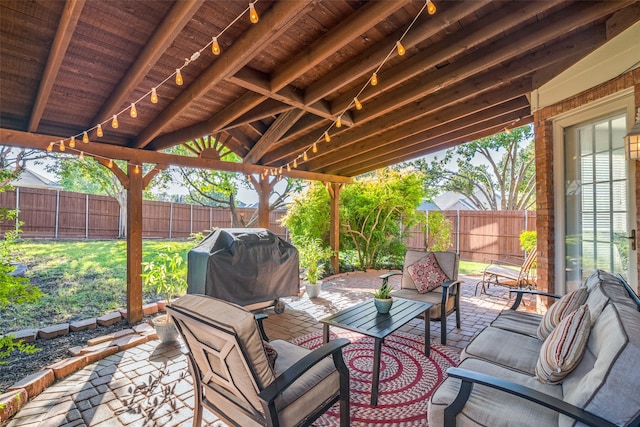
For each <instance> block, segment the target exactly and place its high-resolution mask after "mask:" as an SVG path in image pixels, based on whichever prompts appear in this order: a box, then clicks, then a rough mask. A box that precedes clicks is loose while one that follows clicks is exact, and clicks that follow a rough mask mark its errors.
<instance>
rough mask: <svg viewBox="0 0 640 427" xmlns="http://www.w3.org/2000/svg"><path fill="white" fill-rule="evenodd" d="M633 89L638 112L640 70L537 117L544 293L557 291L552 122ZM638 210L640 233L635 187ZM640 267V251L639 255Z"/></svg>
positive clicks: (639, 190) (639, 166)
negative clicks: (570, 112) (555, 279)
mask: <svg viewBox="0 0 640 427" xmlns="http://www.w3.org/2000/svg"><path fill="white" fill-rule="evenodd" d="M630 87H633V88H634V95H635V104H636V109H637V108H638V107H640V68H636V69H635V70H632V71H629V72H627V73H625V74H623V75H621V76H618V77H617V78H615V79H613V80H610V81H608V82H605V83H603V84H601V85H599V86H596V87H594V88H591V89H589V90H587V91H584V92H582V93H579V94H577V95H575V96H573V97H571V98H567V99H565V100H563V101H562V102H559V103H557V104H554V105H551V106H548V107H545V108H543V109H541V110H539V111H537V112H536V113H535V114H534V125H535V139H536V198H537V202H536V210H537V229H538V286H539V288H540V289H541V290H546V291H548V292H554V291H555V284H554V270H555V250H554V248H555V247H556V245H561V244H563V242H556V241H555V236H554V221H555V206H554V183H553V129H552V118H553V117H555V116H557V115H558V114H562V113H566V112H568V111H571V110H573V109H576V108H578V107H582V106H584V105H587V104H589V103H591V102H593V101H596V100H598V99H601V98H604V97H606V96H609V95H612V94H614V93H616V92H618V91H620V90H624V89H627V88H630ZM636 183H640V161H636ZM636 210H637V214H638V215H637V217H638V218H639V221H638V224H637V226H636V230H640V186H639V185H636ZM636 254H637V256H638V265H640V251H637V252H636Z"/></svg>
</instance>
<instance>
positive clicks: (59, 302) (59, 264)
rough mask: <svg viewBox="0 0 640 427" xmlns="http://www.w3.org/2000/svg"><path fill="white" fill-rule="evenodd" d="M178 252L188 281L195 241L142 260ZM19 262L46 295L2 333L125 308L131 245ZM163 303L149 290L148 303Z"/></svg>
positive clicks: (70, 246)
mask: <svg viewBox="0 0 640 427" xmlns="http://www.w3.org/2000/svg"><path fill="white" fill-rule="evenodd" d="M167 245H168V246H169V248H170V249H169V251H170V252H172V253H173V252H178V253H180V254H181V255H182V257H183V259H184V260H185V262H184V263H183V264H182V269H183V271H184V276H183V277H185V278H186V269H187V267H186V264H187V263H186V257H187V252H188V251H189V250H190V249H191V248H193V247H194V246H195V243H194V242H192V241H188V242H176V241H160V240H145V241H144V242H143V261H151V260H153V259H155V258H156V257H157V255H158V253H160V252H163V251H165V250H166V248H167ZM17 251H18V253H19V260H20V261H21V262H23V263H26V264H27V265H28V273H27V274H28V277H29V278H30V279H31V283H33V284H34V285H36V286H38V287H39V288H40V289H41V291H42V292H44V293H45V296H44V297H43V298H42V299H41V300H40V301H38V302H37V303H31V304H20V305H14V306H11V307H8V308H7V309H6V310H3V312H2V315H0V334H2V333H3V332H8V331H15V330H19V329H22V328H32V327H35V328H37V327H44V326H49V325H51V324H56V323H64V322H69V321H73V320H81V319H86V318H90V317H98V316H101V315H103V314H105V313H107V312H110V311H113V310H115V309H117V308H121V307H125V306H126V295H127V294H126V273H127V267H126V265H127V264H126V242H124V241H121V240H104V241H84V240H83V241H57V242H56V241H48V240H42V241H38V240H23V241H21V242H19V243H18V244H17ZM484 267H485V264H480V263H474V262H467V261H461V262H460V274H473V273H481V272H482V271H483V270H484ZM158 299H160V297H159V296H157V295H156V294H155V293H154V292H152V291H150V290H145V293H144V295H143V300H144V302H145V303H147V302H152V301H156V300H158Z"/></svg>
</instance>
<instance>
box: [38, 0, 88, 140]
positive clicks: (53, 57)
mask: <svg viewBox="0 0 640 427" xmlns="http://www.w3.org/2000/svg"><path fill="white" fill-rule="evenodd" d="M84 5H85V0H67V2H66V3H65V5H64V9H63V10H62V16H61V17H60V22H59V23H58V29H57V30H56V35H55V37H54V39H53V44H52V45H51V49H50V50H49V57H48V58H47V63H46V65H45V66H44V72H43V73H42V76H41V78H40V85H39V86H38V93H37V94H36V99H35V102H34V104H33V108H32V109H31V117H30V118H29V125H28V127H27V129H28V131H29V132H35V131H36V130H37V129H38V125H39V124H40V120H41V119H42V114H43V113H44V109H45V107H46V105H47V101H48V100H49V95H51V90H52V89H53V83H54V82H55V80H56V76H57V75H58V72H59V71H60V66H61V65H62V61H63V59H64V57H65V55H66V53H67V49H68V48H69V43H70V42H71V37H72V36H73V33H74V32H75V30H76V26H77V25H78V19H80V14H81V13H82V9H83V8H84Z"/></svg>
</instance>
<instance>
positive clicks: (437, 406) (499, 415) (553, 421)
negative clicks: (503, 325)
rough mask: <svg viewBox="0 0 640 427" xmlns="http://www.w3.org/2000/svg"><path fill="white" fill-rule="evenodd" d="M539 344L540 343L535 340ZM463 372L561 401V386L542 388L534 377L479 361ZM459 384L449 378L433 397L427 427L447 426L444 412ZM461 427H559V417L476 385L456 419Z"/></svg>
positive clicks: (469, 362)
mask: <svg viewBox="0 0 640 427" xmlns="http://www.w3.org/2000/svg"><path fill="white" fill-rule="evenodd" d="M535 340H536V341H539V340H538V339H535ZM459 367H460V368H463V369H468V370H470V371H474V372H481V373H483V374H487V375H493V376H495V377H498V378H501V379H504V380H507V381H512V382H515V383H517V384H520V385H523V386H526V387H530V388H532V389H534V390H537V391H539V392H542V393H545V394H547V395H551V396H553V397H556V398H558V399H562V386H561V385H552V384H542V383H541V382H539V381H537V380H536V378H535V377H534V376H531V375H527V374H524V373H521V372H516V371H513V370H511V369H508V368H505V367H502V366H498V365H495V364H492V363H488V362H486V361H483V360H478V359H466V360H464V361H463V362H461V363H460V365H459ZM459 389H460V380H458V379H455V378H447V379H446V380H445V381H444V382H443V383H442V384H441V385H440V386H439V387H438V388H437V389H436V391H435V392H434V393H433V395H432V396H431V399H430V400H429V406H428V409H427V416H428V425H430V426H442V425H444V408H445V407H446V406H447V405H448V404H450V403H451V402H452V401H453V399H455V397H456V395H457V394H458V390H459ZM456 421H457V426H458V427H467V426H475V427H477V426H483V427H486V426H509V427H520V426H522V427H525V426H526V427H529V426H532V425H536V426H553V425H558V414H557V413H556V412H554V411H551V410H549V409H546V408H545V407H543V406H541V405H536V404H535V403H532V402H529V401H526V400H524V399H522V398H519V397H516V396H513V395H510V394H507V393H504V392H502V391H498V390H495V389H491V388H489V387H486V386H482V385H478V384H475V385H474V386H473V390H472V391H471V396H470V397H469V400H468V401H467V403H466V405H465V406H464V408H463V409H462V413H461V414H459V415H458V417H457V418H456Z"/></svg>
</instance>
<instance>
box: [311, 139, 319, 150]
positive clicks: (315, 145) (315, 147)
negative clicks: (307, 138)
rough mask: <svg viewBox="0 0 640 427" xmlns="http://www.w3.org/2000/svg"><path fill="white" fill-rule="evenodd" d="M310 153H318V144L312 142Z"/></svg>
mask: <svg viewBox="0 0 640 427" xmlns="http://www.w3.org/2000/svg"><path fill="white" fill-rule="evenodd" d="M311 151H312V152H313V153H317V152H318V143H317V142H314V143H313V145H312V146H311Z"/></svg>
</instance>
